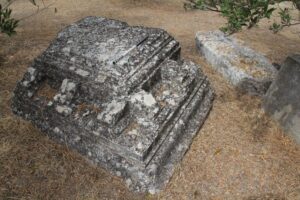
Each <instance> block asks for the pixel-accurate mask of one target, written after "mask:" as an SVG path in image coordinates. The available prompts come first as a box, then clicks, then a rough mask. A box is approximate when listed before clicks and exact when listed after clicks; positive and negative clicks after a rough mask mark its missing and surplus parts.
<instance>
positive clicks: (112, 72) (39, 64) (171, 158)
mask: <svg viewBox="0 0 300 200" xmlns="http://www.w3.org/2000/svg"><path fill="white" fill-rule="evenodd" d="M46 86H47V87H46ZM47 88H48V89H47ZM49 88H50V89H49ZM29 93H30V95H28V94H29ZM213 97H214V93H213V91H212V89H211V87H210V83H209V81H208V79H207V77H206V76H205V75H204V74H203V73H202V71H201V70H200V69H199V67H198V66H197V65H195V64H194V63H192V62H188V61H183V60H181V59H180V46H179V43H178V42H177V41H176V40H174V38H173V37H171V36H170V35H169V34H168V33H167V32H165V31H164V30H161V29H155V28H146V27H141V26H128V25H127V24H126V23H124V22H120V21H116V20H111V19H106V18H101V17H87V18H84V19H82V20H80V21H79V22H76V23H74V24H72V25H70V26H68V27H67V28H66V29H64V30H63V31H61V32H60V33H59V34H58V36H57V38H56V39H55V40H54V41H53V42H52V43H51V45H50V46H49V47H48V48H47V49H46V51H45V52H43V54H41V55H40V56H39V57H37V58H36V59H35V60H34V62H33V63H32V65H31V67H30V68H29V70H28V72H27V73H26V74H25V75H24V78H23V79H22V80H21V81H20V82H19V83H18V84H17V87H16V89H15V92H14V97H13V103H12V109H13V111H14V113H16V114H17V115H20V116H22V117H24V118H26V119H28V120H30V121H31V122H32V123H33V124H34V125H36V126H37V127H38V128H40V129H41V130H42V131H44V132H45V133H47V134H48V135H49V136H50V137H51V138H53V139H54V140H56V141H59V142H62V143H63V144H67V145H68V146H69V147H70V148H72V149H75V150H77V151H78V152H79V153H81V154H82V155H84V156H85V157H86V158H88V159H89V160H91V161H93V162H94V163H96V164H98V165H100V166H102V167H104V168H106V169H108V170H109V171H111V172H112V173H114V174H116V175H118V176H121V177H123V178H124V180H126V182H127V185H128V186H129V187H130V188H131V189H132V190H135V191H138V192H144V191H149V192H152V193H155V192H158V191H159V190H161V189H162V187H163V186H164V185H165V184H166V183H167V182H168V180H169V178H170V176H171V175H172V173H173V170H174V168H175V166H176V164H177V163H178V162H179V161H180V160H181V158H182V157H183V155H184V153H185V152H186V151H187V149H188V147H189V145H190V144H191V142H192V139H193V137H194V136H195V135H196V133H197V132H198V130H199V128H200V127H201V126H202V124H203V123H204V121H205V119H206V117H207V115H208V113H209V111H210V109H211V107H212V101H213Z"/></svg>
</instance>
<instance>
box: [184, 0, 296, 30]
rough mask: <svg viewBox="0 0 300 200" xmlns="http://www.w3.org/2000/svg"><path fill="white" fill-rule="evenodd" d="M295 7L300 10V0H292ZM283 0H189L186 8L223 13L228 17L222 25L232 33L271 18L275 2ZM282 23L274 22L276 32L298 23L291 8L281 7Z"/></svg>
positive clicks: (273, 26)
mask: <svg viewBox="0 0 300 200" xmlns="http://www.w3.org/2000/svg"><path fill="white" fill-rule="evenodd" d="M290 1H292V2H293V4H294V5H295V7H296V8H297V9H298V10H300V0H290ZM280 2H282V0H276V1H274V0H273V1H272V0H188V1H187V2H186V3H185V4H184V7H185V9H200V10H209V11H214V12H219V13H221V15H222V16H224V17H225V18H226V19H227V23H226V25H225V26H223V27H221V28H220V30H222V31H223V32H225V33H228V34H232V33H235V32H237V31H239V30H241V29H242V28H243V27H247V28H248V29H250V28H252V27H253V26H255V25H257V23H258V22H259V21H260V20H261V19H264V18H268V19H270V17H271V15H272V14H273V12H274V11H275V10H276V8H275V7H274V6H271V5H274V4H275V3H280ZM279 16H280V18H281V24H278V23H275V22H274V23H273V25H272V26H271V27H270V30H272V31H273V32H274V33H276V32H278V31H279V30H281V29H282V28H283V27H285V26H291V25H296V24H299V23H295V24H292V23H291V20H292V17H291V15H290V13H289V9H288V8H285V9H281V8H280V11H279Z"/></svg>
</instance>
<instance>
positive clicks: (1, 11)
mask: <svg viewBox="0 0 300 200" xmlns="http://www.w3.org/2000/svg"><path fill="white" fill-rule="evenodd" d="M28 1H29V2H30V3H32V4H33V5H35V6H36V5H37V4H36V1H35V0H28ZM13 2H15V0H5V1H4V3H3V4H1V3H0V33H3V34H6V35H8V36H12V35H13V34H15V33H16V31H15V29H16V27H17V26H18V23H19V20H16V19H14V18H13V17H12V16H11V14H12V10H11V9H10V8H9V6H10V5H11V4H12V3H13Z"/></svg>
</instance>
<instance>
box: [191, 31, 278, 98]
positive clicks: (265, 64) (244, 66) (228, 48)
mask: <svg viewBox="0 0 300 200" xmlns="http://www.w3.org/2000/svg"><path fill="white" fill-rule="evenodd" d="M196 45H197V48H198V50H199V52H200V53H201V54H202V55H203V56H204V57H205V59H206V60H207V61H208V62H209V63H210V64H211V66H212V67H213V68H214V69H215V70H216V71H218V72H220V73H221V74H222V75H223V77H224V78H226V79H227V80H228V81H229V82H230V83H231V84H232V85H234V86H236V87H237V88H238V89H240V91H242V92H246V93H248V94H250V95H258V96H262V95H264V94H265V93H266V91H267V89H268V88H269V86H270V84H271V83H272V81H273V80H274V79H275V76H276V74H277V70H276V68H275V67H274V66H273V65H272V64H271V63H270V62H269V61H268V60H267V59H266V58H265V57H264V56H263V55H261V54H259V53H257V52H255V51H254V50H253V49H250V48H249V47H246V46H244V45H243V44H240V42H239V41H238V40H236V39H234V38H232V37H228V36H226V35H225V34H224V33H223V32H221V31H210V32H198V33H197V34H196Z"/></svg>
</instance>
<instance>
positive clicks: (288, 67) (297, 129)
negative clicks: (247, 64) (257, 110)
mask: <svg viewBox="0 0 300 200" xmlns="http://www.w3.org/2000/svg"><path fill="white" fill-rule="evenodd" d="M263 106H264V109H265V110H266V112H267V113H268V114H269V115H271V117H272V118H273V119H275V120H276V121H278V122H279V123H280V124H281V126H282V127H283V129H284V130H285V131H286V132H287V133H289V134H290V135H291V136H292V137H293V138H294V139H295V141H296V142H298V143H299V144H300V55H299V54H297V55H292V56H289V57H288V58H287V59H286V60H285V62H284V64H283V66H282V67H281V69H280V71H279V73H278V76H277V78H276V79H275V81H274V82H273V83H272V85H271V86H270V89H269V90H268V92H267V94H266V95H265V97H264V104H263Z"/></svg>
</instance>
